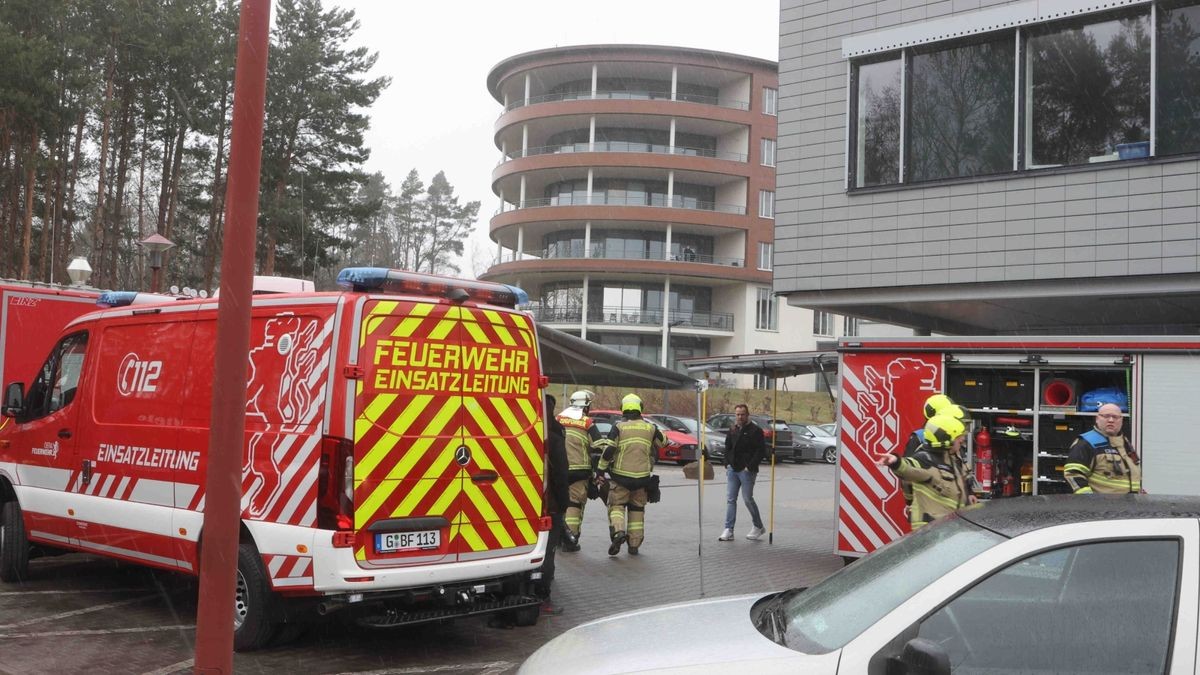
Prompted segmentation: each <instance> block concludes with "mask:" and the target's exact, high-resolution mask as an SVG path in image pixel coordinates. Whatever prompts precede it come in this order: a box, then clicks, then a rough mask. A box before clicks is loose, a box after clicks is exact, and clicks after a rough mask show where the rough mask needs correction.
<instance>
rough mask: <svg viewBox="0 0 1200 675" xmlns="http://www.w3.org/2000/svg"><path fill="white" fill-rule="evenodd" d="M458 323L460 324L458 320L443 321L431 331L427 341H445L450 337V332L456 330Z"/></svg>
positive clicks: (446, 319) (447, 319) (448, 319)
mask: <svg viewBox="0 0 1200 675" xmlns="http://www.w3.org/2000/svg"><path fill="white" fill-rule="evenodd" d="M458 323H459V322H458V321H457V320H456V319H451V318H445V319H442V320H441V321H439V322H438V324H437V325H436V326H434V327H433V330H431V331H429V336H428V338H427V339H429V340H445V339H446V336H448V335H450V331H452V330H454V327H455V326H457V325H458Z"/></svg>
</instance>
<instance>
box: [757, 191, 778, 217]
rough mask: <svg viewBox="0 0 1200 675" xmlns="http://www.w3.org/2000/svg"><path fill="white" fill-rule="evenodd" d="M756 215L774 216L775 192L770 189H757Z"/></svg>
mask: <svg viewBox="0 0 1200 675" xmlns="http://www.w3.org/2000/svg"><path fill="white" fill-rule="evenodd" d="M758 217H759V218H774V217H775V193H774V192H772V191H770V190H759V191H758Z"/></svg>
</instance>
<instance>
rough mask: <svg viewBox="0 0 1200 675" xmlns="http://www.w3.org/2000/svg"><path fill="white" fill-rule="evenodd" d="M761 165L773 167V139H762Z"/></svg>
mask: <svg viewBox="0 0 1200 675" xmlns="http://www.w3.org/2000/svg"><path fill="white" fill-rule="evenodd" d="M761 155H762V165H763V166H775V139H774V138H764V139H762V152H761Z"/></svg>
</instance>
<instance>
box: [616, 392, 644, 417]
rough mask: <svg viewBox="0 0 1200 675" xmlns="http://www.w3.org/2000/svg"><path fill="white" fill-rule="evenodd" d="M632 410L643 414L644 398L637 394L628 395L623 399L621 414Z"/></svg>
mask: <svg viewBox="0 0 1200 675" xmlns="http://www.w3.org/2000/svg"><path fill="white" fill-rule="evenodd" d="M630 410H633V411H636V412H639V413H640V412H642V398H641V397H640V396H638V395H637V394H626V395H625V398H623V399H621V412H627V411H630Z"/></svg>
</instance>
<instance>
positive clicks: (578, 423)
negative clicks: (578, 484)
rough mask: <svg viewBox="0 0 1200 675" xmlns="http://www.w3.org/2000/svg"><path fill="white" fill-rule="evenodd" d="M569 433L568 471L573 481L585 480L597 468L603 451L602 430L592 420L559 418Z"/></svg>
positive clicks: (585, 418)
mask: <svg viewBox="0 0 1200 675" xmlns="http://www.w3.org/2000/svg"><path fill="white" fill-rule="evenodd" d="M558 421H559V422H561V423H562V425H563V429H565V430H566V432H567V471H568V473H569V474H570V476H571V480H573V481H574V480H584V479H586V478H587V477H588V476H590V475H591V473H592V471H593V470H594V469H595V468H596V462H595V458H596V457H598V456H599V455H600V452H601V451H602V450H603V444H602V443H601V441H602V438H601V436H600V430H599V429H597V428H596V425H595V423H594V422H592V420H591V418H589V417H584V418H582V419H574V418H572V417H564V416H562V415H559V416H558Z"/></svg>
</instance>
